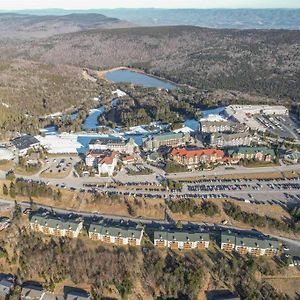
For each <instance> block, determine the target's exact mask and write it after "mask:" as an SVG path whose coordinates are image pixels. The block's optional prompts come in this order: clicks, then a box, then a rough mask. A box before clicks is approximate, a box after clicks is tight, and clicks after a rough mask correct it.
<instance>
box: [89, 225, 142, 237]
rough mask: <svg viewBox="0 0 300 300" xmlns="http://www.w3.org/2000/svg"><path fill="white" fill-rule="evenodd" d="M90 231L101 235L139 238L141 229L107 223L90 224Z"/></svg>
mask: <svg viewBox="0 0 300 300" xmlns="http://www.w3.org/2000/svg"><path fill="white" fill-rule="evenodd" d="M89 232H90V233H99V234H101V235H108V236H113V237H124V238H132V237H134V238H136V239H139V238H141V236H142V234H143V229H142V228H139V227H132V226H121V225H108V224H101V223H99V224H91V225H90V227H89Z"/></svg>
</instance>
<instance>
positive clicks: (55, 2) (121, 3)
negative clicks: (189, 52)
mask: <svg viewBox="0 0 300 300" xmlns="http://www.w3.org/2000/svg"><path fill="white" fill-rule="evenodd" d="M116 7H126V8H131V7H162V8H243V7H244V8H300V0H0V9H2V10H3V9H8V10H9V9H26V8H27V9H33V8H65V9H89V8H116Z"/></svg>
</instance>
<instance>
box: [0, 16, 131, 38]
mask: <svg viewBox="0 0 300 300" xmlns="http://www.w3.org/2000/svg"><path fill="white" fill-rule="evenodd" d="M130 26H132V24H131V23H129V22H128V21H121V20H119V19H117V18H111V17H106V16H104V15H102V14H86V13H78V14H67V15H63V16H57V15H44V16H37V15H30V14H16V13H0V38H2V39H22V40H26V39H32V38H45V37H49V36H52V35H55V34H63V33H70V32H77V31H82V30H89V29H97V28H117V27H130Z"/></svg>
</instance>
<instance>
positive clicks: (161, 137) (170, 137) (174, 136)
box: [152, 132, 184, 141]
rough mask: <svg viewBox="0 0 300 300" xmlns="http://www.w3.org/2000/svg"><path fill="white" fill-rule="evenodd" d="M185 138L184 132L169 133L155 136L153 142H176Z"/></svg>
mask: <svg viewBox="0 0 300 300" xmlns="http://www.w3.org/2000/svg"><path fill="white" fill-rule="evenodd" d="M183 137H184V134H183V133H182V132H178V133H176V132H168V133H162V134H155V135H153V136H152V139H153V140H156V141H167V140H174V139H181V138H183Z"/></svg>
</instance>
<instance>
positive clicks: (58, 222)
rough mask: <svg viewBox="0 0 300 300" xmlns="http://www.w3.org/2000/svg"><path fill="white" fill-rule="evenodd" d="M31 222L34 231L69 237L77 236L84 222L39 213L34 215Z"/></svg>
mask: <svg viewBox="0 0 300 300" xmlns="http://www.w3.org/2000/svg"><path fill="white" fill-rule="evenodd" d="M29 223H30V228H31V230H32V231H35V232H42V233H44V234H47V235H54V236H59V237H68V238H77V237H78V235H79V233H80V231H81V229H82V224H83V223H82V221H76V220H70V219H68V220H65V219H60V218H57V217H53V216H48V215H47V216H43V215H39V214H34V215H32V216H31V217H30V219H29Z"/></svg>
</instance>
